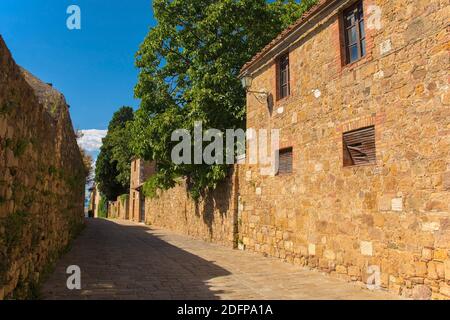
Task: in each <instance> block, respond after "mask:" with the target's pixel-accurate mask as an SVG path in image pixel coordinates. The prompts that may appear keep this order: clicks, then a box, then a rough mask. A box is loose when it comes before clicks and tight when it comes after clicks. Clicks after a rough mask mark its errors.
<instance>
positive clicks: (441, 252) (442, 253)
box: [434, 248, 448, 261]
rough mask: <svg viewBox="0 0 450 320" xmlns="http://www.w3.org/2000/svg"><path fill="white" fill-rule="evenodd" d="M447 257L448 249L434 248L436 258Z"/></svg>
mask: <svg viewBox="0 0 450 320" xmlns="http://www.w3.org/2000/svg"><path fill="white" fill-rule="evenodd" d="M447 257H448V250H447V249H441V248H439V249H435V250H434V260H438V261H445V260H446V259H447Z"/></svg>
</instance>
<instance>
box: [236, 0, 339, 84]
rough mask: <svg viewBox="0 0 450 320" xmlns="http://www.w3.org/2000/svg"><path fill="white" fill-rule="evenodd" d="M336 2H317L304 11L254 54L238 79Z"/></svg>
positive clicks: (319, 0) (330, 0)
mask: <svg viewBox="0 0 450 320" xmlns="http://www.w3.org/2000/svg"><path fill="white" fill-rule="evenodd" d="M336 1H338V0H318V1H317V3H316V4H315V5H313V6H312V7H311V8H310V9H309V10H307V11H305V12H304V13H303V14H302V16H301V17H300V18H298V19H297V20H296V21H295V22H294V23H292V24H291V25H290V26H288V27H287V28H286V29H284V30H283V31H282V32H281V33H280V34H278V36H276V37H275V39H273V40H272V41H271V42H269V43H268V44H267V45H266V46H265V47H264V48H263V49H261V50H260V51H259V52H258V53H256V54H255V55H254V56H253V58H252V59H251V60H250V61H248V62H247V63H245V64H244V65H243V66H242V68H241V70H240V72H239V78H241V77H243V76H244V75H245V74H247V73H248V72H249V70H250V69H251V68H252V67H253V66H255V65H256V64H257V63H258V62H260V61H261V60H262V59H263V58H264V57H265V56H267V54H268V53H269V52H270V51H272V50H273V49H274V48H275V47H276V46H278V45H280V44H282V43H284V42H285V41H286V39H287V38H288V37H289V36H291V35H292V34H293V33H295V32H296V31H298V29H300V27H302V26H303V25H304V24H305V23H306V22H308V21H309V20H310V19H311V18H313V17H314V16H315V15H316V14H318V13H319V12H320V11H321V10H322V9H323V8H325V7H326V6H327V5H329V4H331V3H333V2H336Z"/></svg>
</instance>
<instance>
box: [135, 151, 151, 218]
mask: <svg viewBox="0 0 450 320" xmlns="http://www.w3.org/2000/svg"><path fill="white" fill-rule="evenodd" d="M155 169H156V166H155V163H154V162H152V161H144V160H142V159H133V160H132V161H131V175H130V197H129V206H130V210H129V219H130V220H133V221H136V222H145V197H144V194H143V193H142V185H143V184H144V182H145V180H146V179H148V177H150V176H151V175H152V174H153V173H154V172H155Z"/></svg>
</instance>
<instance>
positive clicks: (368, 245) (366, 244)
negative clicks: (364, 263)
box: [360, 241, 373, 256]
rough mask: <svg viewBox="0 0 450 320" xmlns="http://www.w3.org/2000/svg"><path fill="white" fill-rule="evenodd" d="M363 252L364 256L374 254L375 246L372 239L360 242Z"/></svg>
mask: <svg viewBox="0 0 450 320" xmlns="http://www.w3.org/2000/svg"><path fill="white" fill-rule="evenodd" d="M360 248H361V254H362V255H364V256H373V246H372V242H370V241H361V243H360Z"/></svg>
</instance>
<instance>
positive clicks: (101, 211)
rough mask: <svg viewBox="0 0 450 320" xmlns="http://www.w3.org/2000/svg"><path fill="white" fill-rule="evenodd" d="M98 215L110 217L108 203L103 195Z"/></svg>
mask: <svg viewBox="0 0 450 320" xmlns="http://www.w3.org/2000/svg"><path fill="white" fill-rule="evenodd" d="M98 217H99V218H107V217H108V203H107V200H106V197H104V196H102V198H101V199H100V202H99V204H98Z"/></svg>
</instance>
